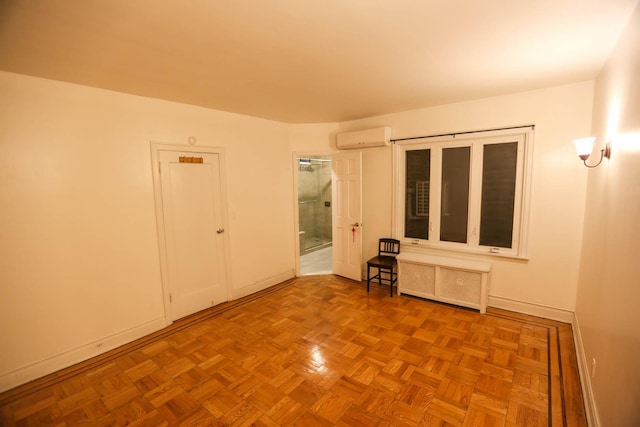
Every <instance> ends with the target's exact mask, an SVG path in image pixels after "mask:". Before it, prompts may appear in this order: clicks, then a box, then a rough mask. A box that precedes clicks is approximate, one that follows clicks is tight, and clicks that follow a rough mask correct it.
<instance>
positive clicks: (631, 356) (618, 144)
mask: <svg viewBox="0 0 640 427" xmlns="http://www.w3.org/2000/svg"><path fill="white" fill-rule="evenodd" d="M592 134H593V135H594V136H597V138H598V139H597V143H599V144H602V142H603V141H604V140H605V139H611V140H612V150H613V152H612V157H611V160H605V161H604V162H603V164H602V165H600V166H599V167H598V168H596V169H592V170H590V171H589V181H588V187H587V205H586V218H585V227H584V242H583V256H582V261H581V268H580V279H579V287H578V295H577V303H576V319H577V323H578V325H579V330H578V331H577V332H578V334H579V337H580V338H581V340H580V341H579V344H578V353H579V354H581V355H582V357H581V360H580V361H581V362H582V368H583V369H582V371H583V387H585V388H586V389H587V391H588V402H592V401H593V402H594V403H595V405H594V406H593V407H592V408H591V409H592V412H593V420H594V423H593V424H592V425H601V426H637V425H640V409H639V408H638V402H639V401H640V362H639V361H638V357H639V356H640V315H638V302H639V301H640V281H639V279H638V278H640V262H638V254H639V253H640V226H639V225H638V221H639V220H640V167H639V165H640V7H637V8H636V10H635V12H634V14H633V16H632V18H631V20H630V22H629V23H628V25H627V28H626V30H625V32H624V33H623V35H622V37H621V39H620V40H619V42H618V44H617V46H616V48H615V50H614V51H613V53H612V55H611V57H610V58H609V60H608V61H607V63H606V64H605V67H604V68H603V70H602V72H601V74H600V76H599V77H598V79H597V80H596V86H595V101H594V109H593V132H592ZM598 148H599V147H598ZM594 160H597V155H596V159H594ZM581 346H582V348H580V347H581ZM592 359H595V360H596V371H595V376H594V377H593V378H591V372H590V371H591V361H592Z"/></svg>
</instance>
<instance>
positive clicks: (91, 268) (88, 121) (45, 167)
mask: <svg viewBox="0 0 640 427" xmlns="http://www.w3.org/2000/svg"><path fill="white" fill-rule="evenodd" d="M189 136H195V137H196V138H197V139H198V144H199V145H207V146H216V147H223V148H224V149H225V151H226V161H227V164H226V171H227V190H228V211H229V212H228V217H229V224H228V225H227V227H226V228H227V232H228V233H229V240H230V267H231V268H230V278H231V285H232V288H233V294H234V296H238V295H243V294H246V293H251V292H254V291H256V290H258V289H259V288H261V287H265V286H269V285H270V284H273V283H274V282H276V283H277V282H278V281H281V280H284V279H285V278H288V277H291V276H292V275H293V274H294V271H295V261H294V260H295V258H294V248H293V242H294V237H293V227H292V223H293V197H292V196H291V192H292V188H293V180H292V166H291V154H290V153H291V148H290V145H289V134H288V127H287V126H286V125H284V124H281V123H276V122H272V121H268V120H262V119H256V118H251V117H247V116H241V115H237V114H229V113H224V112H219V111H213V110H208V109H204V108H198V107H193V106H187V105H181V104H177V103H171V102H165V101H160V100H154V99H148V98H142V97H136V96H129V95H124V94H120V93H115V92H109V91H104V90H98V89H93V88H89V87H83V86H78V85H72V84H67V83H61V82H54V81H49V80H44V79H37V78H32V77H27V76H22V75H17V74H10V73H5V72H0V278H1V279H0V280H1V283H0V290H1V293H2V295H1V296H0V331H1V332H0V349H1V350H0V390H2V389H6V388H9V387H10V386H13V385H17V384H19V383H21V382H24V381H25V380H28V379H31V378H32V377H35V376H38V375H42V374H44V373H48V372H51V371H52V370H54V369H57V368H60V367H63V366H66V365H69V364H71V363H74V362H77V361H79V360H83V359H84V358H86V357H89V356H91V355H93V354H97V353H101V352H103V351H105V350H106V349H108V348H109V347H113V346H116V345H120V344H123V343H124V342H126V341H129V340H131V339H134V338H137V337H139V336H141V335H144V334H146V333H149V332H151V331H153V330H156V329H158V328H160V327H163V326H165V321H164V311H163V299H162V285H161V281H160V267H159V250H158V238H157V232H156V218H155V210H154V194H153V184H152V174H151V161H150V141H158V142H166V143H177V144H182V145H186V143H187V138H188V137H189Z"/></svg>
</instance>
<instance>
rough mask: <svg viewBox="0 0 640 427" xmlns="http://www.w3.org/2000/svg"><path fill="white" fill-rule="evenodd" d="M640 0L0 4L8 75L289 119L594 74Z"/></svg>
mask: <svg viewBox="0 0 640 427" xmlns="http://www.w3.org/2000/svg"><path fill="white" fill-rule="evenodd" d="M637 4H638V0H561V1H559V0H483V1H474V0H339V1H314V0H46V1H43V0H0V70H5V71H10V72H15V73H21V74H27V75H32V76H39V77H44V78H48V79H54V80H61V81H66V82H72V83H78V84H82V85H88V86H93V87H98V88H104V89H110V90H115V91H119V92H125V93H130V94H135V95H142V96H148V97H153V98H159V99H166V100H171V101H177V102H182V103H187V104H193V105H199V106H203V107H208V108H213V109H216V110H223V111H230V112H235V113H241V114H246V115H250V116H256V117H262V118H266V119H272V120H277V121H281V122H287V123H318V122H337V121H345V120H351V119H358V118H362V117H369V116H374V115H378V114H384V113H392V112H398V111H405V110H410V109H415V108H421V107H427V106H432V105H440V104H445V103H451V102H457V101H463V100H469V99H477V98H483V97H488V96H495V95H501V94H506V93H513V92H518V91H523V90H531V89H537V88H543V87H549V86H555V85H561V84H566V83H571V82H578V81H585V80H590V79H593V78H595V77H596V76H597V74H598V72H599V70H600V69H601V67H602V65H603V64H604V62H605V61H606V59H607V57H608V55H609V53H610V52H611V50H612V48H613V47H614V46H615V43H616V41H617V39H618V37H619V36H620V34H621V32H622V30H623V28H624V26H625V25H626V23H627V21H628V19H629V18H630V16H631V13H632V12H633V10H634V8H635V7H636V5H637Z"/></svg>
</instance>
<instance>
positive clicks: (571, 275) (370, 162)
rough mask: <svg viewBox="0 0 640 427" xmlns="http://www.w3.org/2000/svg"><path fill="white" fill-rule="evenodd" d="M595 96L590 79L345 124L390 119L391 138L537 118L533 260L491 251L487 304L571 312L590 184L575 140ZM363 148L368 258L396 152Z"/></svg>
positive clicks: (386, 218) (386, 203)
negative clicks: (516, 258) (586, 199)
mask: <svg viewBox="0 0 640 427" xmlns="http://www.w3.org/2000/svg"><path fill="white" fill-rule="evenodd" d="M592 98H593V82H585V83H578V84H573V85H567V86H561V87H555V88H550V89H544V90H537V91H532V92H524V93H519V94H513V95H508V96H500V97H495V98H486V99H481V100H477V101H470V102H462V103H457V104H450V105H443V106H438V107H433V108H425V109H420V110H415V111H407V112H403V113H398V114H389V115H384V116H378V117H372V118H367V119H363V120H357V121H352V122H345V123H341V125H340V131H349V130H356V129H361V128H370V127H377V126H391V127H392V128H393V137H394V138H403V137H412V136H420V135H430V134H440V133H447V132H454V131H469V130H480V129H488V128H496V127H506V126H514V125H524V124H535V125H536V128H535V141H534V159H533V163H534V165H533V184H532V185H533V188H532V200H531V224H530V230H529V231H530V234H529V236H530V238H529V240H530V244H529V256H530V260H529V261H527V262H523V261H516V260H507V259H504V258H496V257H491V258H489V259H490V260H491V262H492V264H493V269H492V273H491V274H492V277H491V289H490V296H491V297H490V300H489V304H490V305H492V306H502V307H505V308H516V309H518V310H525V311H527V310H528V311H529V312H533V313H536V314H542V315H546V316H549V317H554V316H555V317H560V318H565V319H567V317H566V316H570V314H569V312H571V311H573V309H574V306H575V295H576V286H577V278H578V265H579V259H580V249H581V239H582V224H583V217H584V203H585V187H586V170H585V168H584V166H582V164H581V162H580V161H578V160H577V158H576V155H575V150H574V148H573V144H572V143H571V141H572V140H573V139H575V138H577V137H580V136H582V135H588V134H589V133H590V128H591V117H590V116H591V113H590V112H591V108H592ZM363 151H364V153H365V155H364V160H363V161H364V165H363V169H364V183H363V185H364V200H363V205H364V212H365V215H367V216H368V218H369V219H366V220H364V221H363V222H364V224H365V232H366V234H365V236H366V237H365V242H364V244H365V248H364V259H365V260H366V259H367V258H368V257H370V256H372V255H373V253H374V252H375V241H376V240H377V239H378V238H380V237H383V236H389V235H391V233H392V228H391V217H392V213H391V210H392V207H391V205H390V201H391V194H392V184H391V176H392V172H391V171H392V163H391V162H392V159H391V157H392V153H391V149H390V148H388V147H387V148H379V149H372V150H363ZM371 218H374V219H373V220H372V219H371ZM520 302H523V303H526V304H525V305H522V304H519V303H520ZM547 308H551V309H550V310H548V309H547ZM569 318H570V317H569Z"/></svg>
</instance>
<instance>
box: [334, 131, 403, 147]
mask: <svg viewBox="0 0 640 427" xmlns="http://www.w3.org/2000/svg"><path fill="white" fill-rule="evenodd" d="M390 140H391V128H390V127H388V126H385V127H380V128H373V129H364V130H357V131H354V132H342V133H339V134H338V138H337V143H338V144H337V145H338V149H340V150H348V149H352V148H369V147H383V146H385V145H389V143H390Z"/></svg>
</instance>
